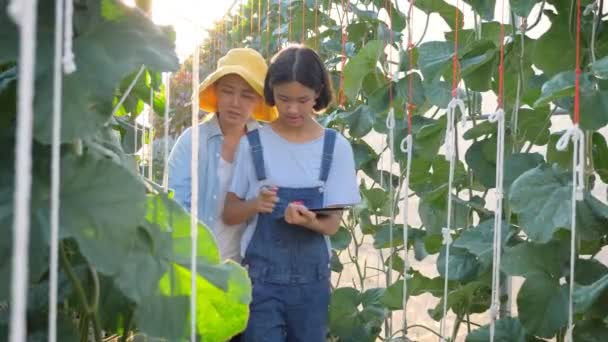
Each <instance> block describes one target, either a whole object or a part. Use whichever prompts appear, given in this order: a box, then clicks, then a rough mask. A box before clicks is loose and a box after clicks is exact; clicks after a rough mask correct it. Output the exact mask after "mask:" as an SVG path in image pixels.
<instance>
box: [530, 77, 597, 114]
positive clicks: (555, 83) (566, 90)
mask: <svg viewBox="0 0 608 342" xmlns="http://www.w3.org/2000/svg"><path fill="white" fill-rule="evenodd" d="M580 77H581V78H580V80H581V86H583V87H588V86H589V83H588V82H587V83H585V81H586V80H587V77H588V74H581V76H580ZM574 81H575V75H574V71H564V72H560V73H559V74H557V75H555V76H553V78H551V79H550V80H549V81H547V82H545V84H543V86H542V88H541V96H540V98H539V99H538V100H536V102H535V103H534V107H541V106H546V105H548V104H549V103H551V102H553V101H555V100H558V99H561V98H564V97H572V96H574Z"/></svg>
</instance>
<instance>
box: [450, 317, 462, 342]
mask: <svg viewBox="0 0 608 342" xmlns="http://www.w3.org/2000/svg"><path fill="white" fill-rule="evenodd" d="M461 323H462V315H457V316H456V321H455V322H454V330H453V331H452V341H456V336H458V330H460V324H461Z"/></svg>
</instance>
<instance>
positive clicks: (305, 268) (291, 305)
mask: <svg viewBox="0 0 608 342" xmlns="http://www.w3.org/2000/svg"><path fill="white" fill-rule="evenodd" d="M247 138H248V140H249V144H250V145H251V153H252V156H253V163H254V166H255V171H256V174H257V178H258V180H259V181H260V182H263V181H265V180H266V170H265V168H264V157H263V153H262V151H263V149H262V145H261V143H260V137H259V132H258V131H257V130H254V131H251V132H250V133H248V134H247ZM335 141H336V131H333V130H329V129H328V130H326V131H325V136H324V141H323V158H322V160H320V163H321V172H320V175H319V180H320V181H321V184H324V183H325V182H326V181H327V177H328V175H329V169H330V167H331V163H332V159H333V151H334V145H335ZM294 177H297V175H294ZM323 191H324V188H323V186H317V187H310V188H279V189H278V197H279V203H277V205H276V207H275V209H274V211H273V212H272V213H271V214H259V215H258V222H257V226H256V230H255V233H254V234H253V237H252V239H251V242H250V243H249V246H248V247H247V251H246V253H245V259H244V260H243V263H244V264H245V265H246V267H247V268H248V270H249V276H250V278H251V280H252V284H253V300H252V302H251V306H250V311H251V314H250V318H249V322H248V325H247V329H246V330H245V333H244V335H243V341H244V342H263V341H268V342H282V341H289V342H295V341H298V342H300V341H301V342H324V341H325V340H326V337H325V336H326V333H327V328H326V326H327V315H328V306H329V295H330V284H329V277H330V272H331V271H330V269H329V255H328V253H327V245H326V242H325V237H324V236H323V235H322V234H319V233H316V232H313V231H312V230H310V229H308V228H304V227H301V226H297V225H292V224H288V223H287V222H286V221H285V219H284V217H283V215H284V213H285V209H286V207H287V206H288V205H289V203H291V202H295V201H301V202H303V204H304V205H305V206H306V207H308V208H320V207H322V206H323V197H324V196H323Z"/></svg>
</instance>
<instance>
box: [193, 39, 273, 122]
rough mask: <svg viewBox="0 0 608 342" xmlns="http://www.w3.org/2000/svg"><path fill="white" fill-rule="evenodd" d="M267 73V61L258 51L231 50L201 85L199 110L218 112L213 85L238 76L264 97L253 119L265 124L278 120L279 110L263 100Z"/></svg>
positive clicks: (247, 49) (245, 49)
mask: <svg viewBox="0 0 608 342" xmlns="http://www.w3.org/2000/svg"><path fill="white" fill-rule="evenodd" d="M267 71H268V66H267V65H266V61H265V60H264V57H262V55H260V53H258V52H257V51H255V50H253V49H249V48H237V49H231V50H230V51H228V53H227V54H226V55H225V56H223V57H222V58H220V59H219V60H218V62H217V69H216V70H215V71H214V72H212V73H211V74H209V75H208V76H207V78H205V80H204V81H203V83H201V85H200V88H199V93H198V99H199V108H200V109H201V110H203V111H205V112H208V113H214V112H217V93H216V91H215V87H214V86H213V84H214V83H215V82H217V80H219V79H220V78H222V77H224V76H226V75H230V74H236V75H239V76H241V77H242V78H243V79H244V80H245V81H246V82H247V83H249V85H250V86H251V88H253V90H255V92H256V93H258V94H259V95H260V96H262V100H261V101H260V104H259V105H258V106H257V107H256V108H255V109H254V110H253V113H252V116H253V118H254V119H256V120H258V121H264V122H271V121H273V120H274V119H276V118H277V115H278V114H277V110H276V108H275V107H271V106H268V105H267V104H266V102H265V101H264V99H263V97H264V79H265V78H266V72H267Z"/></svg>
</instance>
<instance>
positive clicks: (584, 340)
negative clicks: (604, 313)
mask: <svg viewBox="0 0 608 342" xmlns="http://www.w3.org/2000/svg"><path fill="white" fill-rule="evenodd" d="M573 334H574V337H573V338H572V340H573V341H576V342H603V341H606V340H608V325H607V324H606V322H604V321H602V320H601V319H590V320H584V321H577V322H576V326H575V327H574V333H573Z"/></svg>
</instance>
